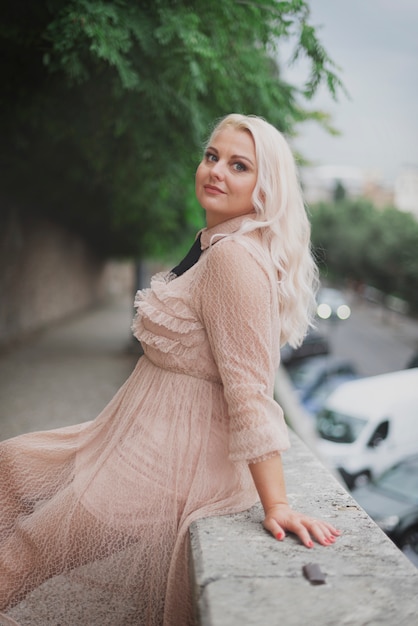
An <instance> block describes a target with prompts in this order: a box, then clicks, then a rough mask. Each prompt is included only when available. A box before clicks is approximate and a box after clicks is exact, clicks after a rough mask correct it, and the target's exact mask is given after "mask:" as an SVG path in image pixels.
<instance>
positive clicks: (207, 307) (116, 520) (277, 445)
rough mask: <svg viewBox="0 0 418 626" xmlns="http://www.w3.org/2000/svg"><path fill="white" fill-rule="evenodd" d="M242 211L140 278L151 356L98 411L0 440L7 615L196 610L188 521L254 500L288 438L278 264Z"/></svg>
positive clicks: (140, 625) (175, 617)
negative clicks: (257, 471) (279, 374)
mask: <svg viewBox="0 0 418 626" xmlns="http://www.w3.org/2000/svg"><path fill="white" fill-rule="evenodd" d="M242 219H243V218H237V219H235V220H231V221H230V222H229V223H226V224H223V225H222V235H227V236H225V237H222V238H218V239H219V240H218V241H217V242H216V243H215V244H214V245H212V246H209V245H208V239H210V237H211V236H212V234H216V232H215V233H214V232H213V229H212V231H205V236H206V244H205V238H203V237H202V241H203V246H204V252H203V253H202V255H201V257H200V259H199V261H198V263H197V264H196V265H194V266H193V267H192V268H191V269H190V270H188V271H187V272H185V273H184V274H183V275H181V276H179V277H178V278H174V277H173V276H172V275H170V274H168V275H164V274H159V275H157V276H155V277H154V278H153V280H152V282H151V287H150V288H149V289H145V290H143V291H140V292H138V294H137V296H136V299H135V306H136V309H137V314H136V317H135V320H134V322H133V332H134V334H135V336H136V337H137V338H138V340H139V341H140V342H141V344H142V347H143V350H144V356H142V357H140V359H139V360H138V363H137V365H136V367H135V369H134V371H133V372H132V374H131V375H130V377H129V378H128V379H127V381H126V382H125V383H124V385H123V386H122V387H121V388H120V389H119V391H118V392H117V393H116V394H115V396H114V397H113V399H112V400H111V401H110V402H109V404H108V405H107V406H106V407H105V408H104V409H103V411H102V412H101V413H100V415H99V416H98V417H97V418H96V419H95V420H93V421H90V422H87V423H83V424H77V425H74V426H70V427H65V428H60V429H56V430H52V431H46V432H38V433H29V434H26V435H21V436H19V437H15V438H13V439H9V440H7V441H5V442H3V443H1V444H0V610H2V611H3V612H4V613H3V615H4V617H1V616H0V624H2V623H4V624H8V623H13V622H10V621H9V620H15V622H14V623H18V624H20V626H29V625H30V626H35V625H36V626H39V625H40V624H42V626H53V625H54V626H56V624H60V625H61V626H78V625H79V626H86V625H87V624H88V625H89V626H96V625H97V626H106V625H109V626H110V625H111V626H115V624H123V625H124V626H129V625H130V624H132V625H135V626H189V625H192V624H193V609H192V602H191V593H190V584H189V571H188V560H189V554H188V552H189V544H188V540H187V532H188V528H189V526H190V523H191V522H192V521H194V520H196V519H198V518H200V517H206V516H211V515H222V514H227V513H234V512H238V511H242V510H245V509H247V508H249V507H250V506H252V505H253V504H254V503H255V502H256V501H257V494H256V491H255V488H254V484H253V482H252V479H251V474H250V471H249V469H248V463H251V462H256V461H258V460H260V459H264V458H268V457H269V456H272V455H275V454H277V453H278V452H279V451H280V450H285V449H286V448H287V447H288V446H289V441H288V434H287V429H286V425H285V423H284V420H283V414H282V411H281V408H280V407H279V406H278V405H277V403H276V402H275V401H274V400H273V386H274V378H275V373H276V371H277V366H278V363H279V354H280V353H279V346H280V321H279V317H278V314H277V311H278V304H277V294H276V291H277V289H276V286H275V277H274V272H273V271H272V268H270V266H269V265H268V263H267V262H266V257H265V254H264V251H263V249H262V245H261V242H260V241H259V239H258V237H257V236H256V235H254V234H253V235H238V236H235V235H234V233H235V232H236V230H237V229H238V228H239V226H240V224H241V223H242ZM2 620H3V621H2Z"/></svg>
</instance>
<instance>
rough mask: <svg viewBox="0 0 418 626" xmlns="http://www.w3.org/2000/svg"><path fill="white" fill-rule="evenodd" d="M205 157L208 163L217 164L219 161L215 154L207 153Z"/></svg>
mask: <svg viewBox="0 0 418 626" xmlns="http://www.w3.org/2000/svg"><path fill="white" fill-rule="evenodd" d="M205 157H206V160H207V161H211V162H213V163H216V161H217V160H218V158H217V156H216V154H213V152H206V154H205Z"/></svg>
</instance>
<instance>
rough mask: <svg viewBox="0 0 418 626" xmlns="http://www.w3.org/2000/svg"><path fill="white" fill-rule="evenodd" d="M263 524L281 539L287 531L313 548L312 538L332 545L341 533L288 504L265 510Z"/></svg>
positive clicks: (326, 544) (326, 523) (276, 505)
mask: <svg viewBox="0 0 418 626" xmlns="http://www.w3.org/2000/svg"><path fill="white" fill-rule="evenodd" d="M263 526H264V528H265V529H266V530H268V531H269V532H271V534H272V535H273V536H274V537H275V538H276V539H279V540H280V541H281V540H283V539H284V538H285V536H286V531H288V532H291V533H293V534H295V535H296V536H297V537H299V539H300V540H301V542H302V543H303V544H304V545H305V546H306V547H307V548H313V545H314V544H313V541H312V538H314V539H316V541H317V542H318V543H320V544H321V545H323V546H330V545H332V544H333V543H334V542H335V540H336V538H337V537H338V536H339V535H340V534H341V532H340V531H339V530H337V528H334V526H332V525H331V524H328V522H323V521H321V520H318V519H315V518H313V517H308V516H307V515H303V514H302V513H298V512H297V511H294V510H293V509H292V508H291V507H290V506H289V505H288V504H286V503H283V504H275V505H273V506H271V507H270V508H268V509H267V510H266V511H265V518H264V522H263Z"/></svg>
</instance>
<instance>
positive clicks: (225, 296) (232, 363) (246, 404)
mask: <svg viewBox="0 0 418 626" xmlns="http://www.w3.org/2000/svg"><path fill="white" fill-rule="evenodd" d="M207 254H208V258H207V263H206V272H205V276H204V280H203V285H202V293H201V316H202V319H203V323H204V325H205V328H206V332H207V334H208V339H209V342H210V345H211V349H212V352H213V356H214V359H215V361H216V364H217V367H218V370H219V373H220V376H221V379H222V382H223V386H224V394H225V398H226V401H227V405H228V413H229V417H230V443H229V450H230V458H231V459H232V460H234V461H243V460H245V461H247V462H248V463H251V462H256V461H258V460H262V459H264V458H268V457H269V456H272V455H274V454H278V452H279V451H281V450H285V449H287V448H288V447H289V439H288V432H287V427H286V424H285V422H284V419H283V411H282V409H281V407H280V406H279V405H278V404H277V403H276V402H275V400H274V399H273V390H274V379H275V375H276V368H277V363H275V361H276V358H275V356H274V355H277V347H278V345H279V336H278V334H279V332H278V321H277V318H276V319H275V316H276V314H275V313H273V306H272V284H271V279H270V278H269V276H268V273H267V272H266V271H265V270H264V269H263V268H262V266H261V264H260V263H259V262H258V261H257V260H256V259H255V258H254V256H253V255H252V254H251V253H250V252H249V251H248V250H247V249H246V248H245V247H244V246H243V245H241V244H240V243H239V242H237V241H234V240H231V239H229V240H224V241H220V242H218V243H216V244H215V245H214V246H213V247H212V248H210V249H209V250H208V253H207ZM276 346H277V347H276Z"/></svg>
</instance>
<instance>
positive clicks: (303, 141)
mask: <svg viewBox="0 0 418 626" xmlns="http://www.w3.org/2000/svg"><path fill="white" fill-rule="evenodd" d="M308 3H309V6H310V7H311V23H312V24H313V25H314V26H315V27H318V35H319V39H320V41H321V43H322V44H323V45H324V47H325V49H326V50H327V52H328V54H329V56H330V57H331V58H332V59H333V61H334V62H335V63H336V64H337V65H338V66H339V67H340V72H339V75H340V77H341V78H342V80H343V82H344V85H345V87H346V89H347V91H348V92H349V96H350V97H349V98H347V97H346V96H345V95H344V94H343V93H341V94H340V96H339V97H338V101H337V102H335V101H333V100H332V97H331V96H330V95H328V93H327V91H326V89H325V88H324V89H322V88H321V90H320V92H319V93H318V94H317V96H315V98H314V99H313V101H312V105H313V106H315V108H319V109H321V110H324V111H327V112H329V113H331V115H332V120H333V124H334V126H335V127H336V128H337V129H338V130H339V131H340V132H341V135H340V136H339V137H332V136H330V135H328V134H327V133H326V131H324V130H322V129H321V128H319V127H318V126H317V125H316V124H314V123H311V122H309V123H307V124H303V125H302V126H300V128H299V133H300V136H299V137H298V138H297V139H296V140H295V141H294V142H293V145H294V146H295V148H297V149H298V150H299V151H300V152H301V153H302V154H303V155H304V156H305V157H307V158H308V159H309V160H310V161H311V162H312V163H313V164H314V165H334V166H335V165H336V166H346V167H355V168H357V167H358V168H362V169H366V170H368V171H370V172H374V173H375V174H376V175H377V176H378V177H380V180H381V182H382V184H383V185H387V186H391V185H392V184H393V183H394V181H395V179H396V176H397V175H398V174H399V173H400V171H401V169H402V168H403V167H405V166H410V165H412V166H415V167H417V168H418V0H309V2H308ZM303 69H304V68H303V63H302V64H299V66H297V67H293V68H289V69H286V76H287V78H288V79H289V81H290V82H295V81H298V80H299V82H300V78H301V77H302V76H303V75H304V72H303Z"/></svg>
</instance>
